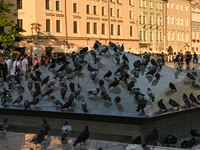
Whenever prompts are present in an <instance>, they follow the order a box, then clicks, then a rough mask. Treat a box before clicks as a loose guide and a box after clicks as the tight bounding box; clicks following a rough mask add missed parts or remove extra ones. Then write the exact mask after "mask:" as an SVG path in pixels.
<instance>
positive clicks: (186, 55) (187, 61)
mask: <svg viewBox="0 0 200 150" xmlns="http://www.w3.org/2000/svg"><path fill="white" fill-rule="evenodd" d="M190 59H191V58H190V55H189V53H188V52H187V53H186V54H185V61H186V65H187V69H189V63H190Z"/></svg>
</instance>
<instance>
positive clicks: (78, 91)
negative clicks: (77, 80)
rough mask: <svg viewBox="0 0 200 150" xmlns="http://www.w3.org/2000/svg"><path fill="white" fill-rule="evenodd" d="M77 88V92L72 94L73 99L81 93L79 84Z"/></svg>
mask: <svg viewBox="0 0 200 150" xmlns="http://www.w3.org/2000/svg"><path fill="white" fill-rule="evenodd" d="M77 86H78V88H77V90H76V92H75V94H74V97H75V98H77V96H79V94H80V93H81V91H82V87H81V86H80V85H79V84H77Z"/></svg>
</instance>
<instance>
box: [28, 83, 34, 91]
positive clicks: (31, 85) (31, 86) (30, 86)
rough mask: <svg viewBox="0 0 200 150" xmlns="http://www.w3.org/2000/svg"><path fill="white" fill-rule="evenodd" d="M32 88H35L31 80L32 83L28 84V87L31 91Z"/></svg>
mask: <svg viewBox="0 0 200 150" xmlns="http://www.w3.org/2000/svg"><path fill="white" fill-rule="evenodd" d="M32 88H33V84H32V83H31V82H30V83H29V84H28V89H29V91H31V90H32Z"/></svg>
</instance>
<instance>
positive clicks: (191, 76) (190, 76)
mask: <svg viewBox="0 0 200 150" xmlns="http://www.w3.org/2000/svg"><path fill="white" fill-rule="evenodd" d="M187 77H188V78H190V79H191V80H193V81H194V80H196V78H195V77H194V76H193V75H192V74H191V73H187Z"/></svg>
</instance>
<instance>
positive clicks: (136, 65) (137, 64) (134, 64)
mask: <svg viewBox="0 0 200 150" xmlns="http://www.w3.org/2000/svg"><path fill="white" fill-rule="evenodd" d="M140 63H141V62H140V60H137V61H135V62H134V63H133V66H134V68H135V69H139V68H140Z"/></svg>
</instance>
